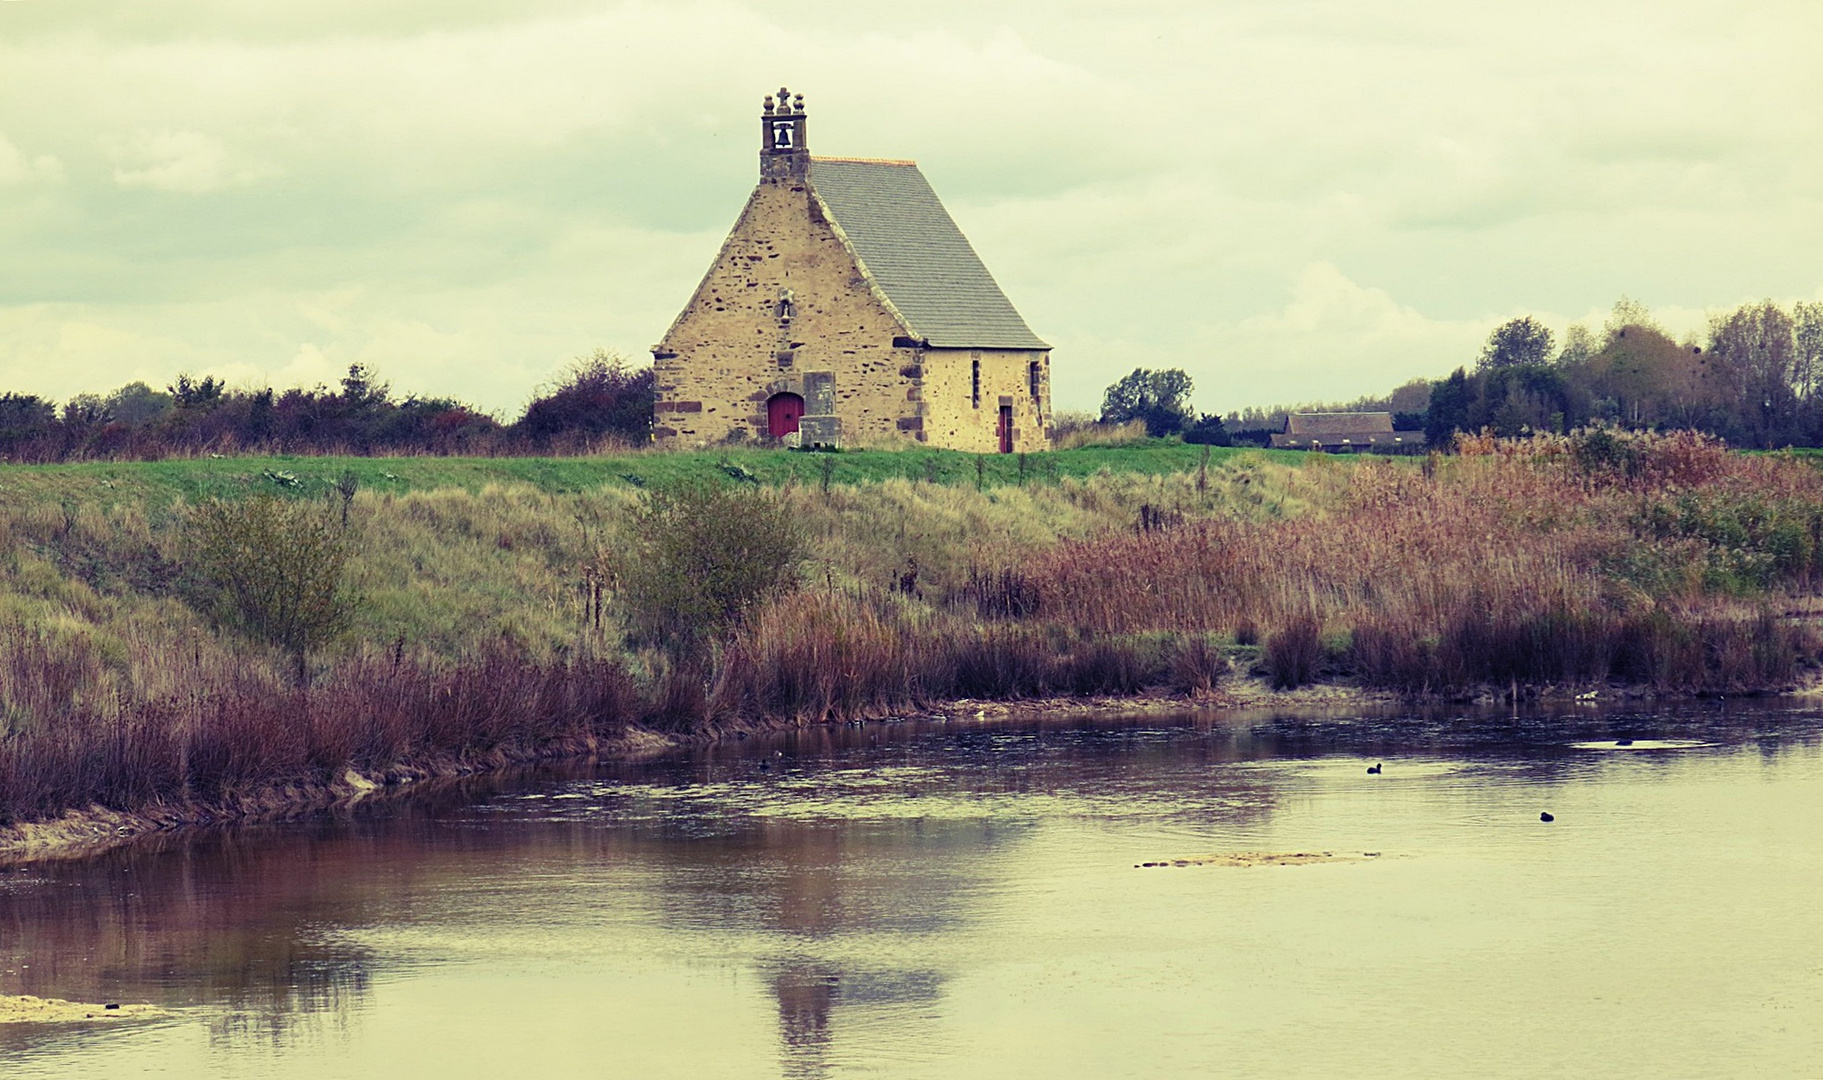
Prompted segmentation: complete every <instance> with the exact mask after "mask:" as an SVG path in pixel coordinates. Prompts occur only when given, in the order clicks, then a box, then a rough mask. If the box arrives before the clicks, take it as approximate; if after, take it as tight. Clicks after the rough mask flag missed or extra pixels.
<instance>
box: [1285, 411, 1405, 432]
mask: <svg viewBox="0 0 1823 1080" xmlns="http://www.w3.org/2000/svg"><path fill="white" fill-rule="evenodd" d="M1392 430H1393V414H1392V413H1389V412H1317V413H1292V414H1291V416H1289V417H1288V418H1286V421H1285V434H1287V435H1368V434H1373V433H1376V432H1378V433H1390V432H1391V431H1392Z"/></svg>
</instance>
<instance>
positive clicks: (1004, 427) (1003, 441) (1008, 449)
mask: <svg viewBox="0 0 1823 1080" xmlns="http://www.w3.org/2000/svg"><path fill="white" fill-rule="evenodd" d="M1000 452H1001V453H1003V454H1010V453H1012V452H1013V407H1012V406H1011V405H1002V406H1000Z"/></svg>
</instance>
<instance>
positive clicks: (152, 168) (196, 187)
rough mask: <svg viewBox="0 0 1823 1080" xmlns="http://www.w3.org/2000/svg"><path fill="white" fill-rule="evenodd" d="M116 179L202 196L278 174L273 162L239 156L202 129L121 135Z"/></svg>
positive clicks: (122, 183) (130, 184)
mask: <svg viewBox="0 0 1823 1080" xmlns="http://www.w3.org/2000/svg"><path fill="white" fill-rule="evenodd" d="M114 157H115V160H116V161H118V162H120V163H121V164H120V165H118V166H117V167H116V168H115V169H114V182H115V183H116V184H119V185H120V186H121V187H126V188H150V189H152V190H153V191H170V192H177V193H180V194H185V195H201V194H204V193H207V192H211V191H220V190H222V189H223V188H229V187H238V186H240V185H243V184H251V183H253V182H255V181H257V180H262V179H265V178H266V177H269V176H273V175H275V174H276V173H277V170H276V169H274V168H272V167H271V166H269V165H261V164H257V163H254V162H250V161H246V160H241V159H237V158H236V157H235V155H233V154H231V153H230V152H229V150H228V147H227V146H226V145H224V144H223V143H222V141H221V140H220V139H217V138H215V137H213V136H210V135H205V134H203V133H202V132H200V131H139V132H135V133H133V134H132V135H131V136H129V137H127V138H125V139H122V140H118V141H117V142H116V143H115V149H114Z"/></svg>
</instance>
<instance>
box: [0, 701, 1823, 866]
mask: <svg viewBox="0 0 1823 1080" xmlns="http://www.w3.org/2000/svg"><path fill="white" fill-rule="evenodd" d="M1806 675H1807V678H1806V679H1805V681H1804V682H1802V683H1800V684H1798V685H1796V686H1789V687H1782V688H1778V689H1775V690H1768V691H1766V692H1765V693H1764V694H1763V695H1760V696H1779V697H1798V696H1808V695H1819V694H1823V669H1819V670H1817V671H1811V672H1807V673H1806ZM1514 689H1515V690H1516V691H1517V692H1518V693H1519V695H1520V697H1521V698H1522V699H1523V700H1526V701H1554V700H1561V701H1571V700H1579V699H1580V700H1589V698H1588V696H1587V695H1588V692H1587V691H1583V692H1581V693H1579V692H1578V690H1577V688H1574V687H1556V686H1550V685H1532V686H1522V687H1516V688H1514ZM1597 693H1598V694H1599V695H1600V697H1601V698H1602V699H1605V700H1609V701H1613V700H1616V699H1620V700H1629V699H1630V700H1646V699H1655V700H1673V699H1677V698H1680V697H1687V696H1689V695H1667V694H1663V693H1655V692H1653V691H1650V690H1648V689H1646V688H1643V687H1625V686H1623V687H1613V686H1610V687H1607V688H1605V689H1603V690H1600V691H1597ZM1503 700H1506V697H1505V696H1504V695H1502V694H1499V693H1496V692H1495V691H1494V690H1493V689H1492V688H1489V689H1486V690H1484V691H1483V692H1482V693H1480V694H1476V695H1463V694H1452V695H1448V696H1441V695H1430V696H1426V695H1412V694H1401V693H1398V692H1395V691H1390V690H1376V689H1371V688H1367V687H1360V686H1354V685H1351V684H1348V683H1339V682H1324V683H1312V684H1308V685H1305V686H1302V687H1299V688H1296V689H1289V690H1280V689H1275V688H1273V687H1272V686H1271V685H1270V683H1269V682H1268V681H1267V680H1266V679H1265V678H1262V677H1259V676H1243V677H1231V678H1229V679H1226V680H1224V681H1223V682H1222V683H1220V684H1218V685H1217V686H1216V687H1215V688H1214V689H1213V690H1211V691H1208V692H1206V693H1203V694H1199V695H1193V696H1185V695H1181V694H1177V695H1166V694H1135V695H1129V696H1113V697H1051V698H1022V699H1016V700H985V699H979V700H978V699H972V698H962V699H957V700H953V701H946V702H943V703H941V704H937V705H934V706H931V707H929V708H925V709H919V710H917V711H915V712H912V713H898V714H883V715H881V716H878V717H873V718H869V721H868V722H874V721H891V720H942V721H946V722H952V723H955V722H961V723H977V724H994V723H1004V722H1009V721H1018V720H1024V719H1032V718H1036V717H1039V716H1046V717H1065V718H1088V717H1096V716H1135V715H1148V714H1164V713H1172V712H1183V711H1185V710H1197V711H1218V712H1220V711H1235V710H1242V709H1298V708H1306V709H1309V708H1324V709H1333V708H1368V707H1376V706H1395V705H1412V704H1420V703H1424V702H1433V701H1439V702H1440V701H1463V702H1478V703H1482V704H1488V703H1493V702H1498V701H1503ZM842 722H843V721H836V720H831V721H809V722H805V721H799V720H794V719H782V718H760V719H744V720H741V721H738V722H732V723H723V724H718V725H713V726H711V727H710V728H707V729H705V730H703V731H700V732H696V733H692V734H688V735H678V734H668V733H662V732H657V731H652V730H650V729H647V728H642V727H636V726H635V727H629V728H628V729H627V730H626V732H625V734H624V735H622V736H621V737H620V738H617V739H606V740H604V739H596V738H565V739H558V740H554V741H551V742H548V743H542V744H539V745H537V746H532V747H515V748H504V747H503V748H497V749H495V750H492V751H489V752H487V753H484V754H463V755H440V756H436V757H430V758H423V759H414V760H409V761H401V762H398V763H395V764H393V765H391V766H389V767H388V768H387V769H385V770H384V771H381V772H371V773H362V772H360V771H359V770H357V769H355V768H353V767H352V766H351V767H349V768H347V769H345V770H344V771H343V773H342V774H341V775H340V776H339V777H337V778H336V779H335V780H333V781H330V782H329V783H316V782H308V781H292V782H288V783H279V784H272V785H268V786H264V787H260V788H257V789H254V790H251V791H248V792H243V793H238V794H236V795H234V796H232V797H230V798H227V799H223V800H219V801H214V802H194V803H182V804H161V805H157V806H151V807H142V808H140V809H138V810H133V811H126V810H112V809H109V808H107V807H103V806H99V805H95V806H90V807H88V808H86V809H71V810H67V811H65V812H64V813H63V814H62V815H61V816H59V817H57V818H53V819H50V820H47V821H35V822H24V823H19V824H14V825H9V826H5V827H0V868H5V867H14V866H22V865H27V864H32V863H43V862H62V861H68V860H73V859H86V858H93V857H95V856H98V855H101V854H104V853H106V852H108V851H112V850H114V849H116V848H120V847H124V846H126V845H128V844H131V843H133V842H134V841H135V840H137V839H140V838H142V837H145V836H149V835H157V834H170V833H175V832H179V831H181V830H184V829H190V828H201V827H208V826H221V825H252V824H260V823H266V822H274V821H284V820H288V819H292V818H298V817H304V816H307V815H310V814H315V813H321V812H325V811H332V810H347V809H352V808H353V807H355V806H356V805H371V804H374V803H377V802H382V801H392V800H402V799H408V798H412V797H414V796H415V795H417V794H418V793H419V792H421V791H424V790H426V787H427V783H428V782H430V781H435V780H453V779H457V778H462V777H476V776H483V775H487V774H490V773H498V772H504V771H506V770H509V769H515V768H523V767H525V766H531V765H541V764H554V763H556V762H561V761H590V760H593V761H639V760H643V759H647V758H653V757H657V756H660V755H663V754H667V753H671V752H673V751H676V750H682V749H687V748H690V747H705V746H712V745H715V744H717V743H721V742H724V741H727V740H731V739H737V738H743V737H746V736H748V735H755V734H770V733H774V732H780V731H790V730H796V729H808V728H814V727H819V726H823V725H825V724H840V723H842Z"/></svg>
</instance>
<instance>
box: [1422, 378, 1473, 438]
mask: <svg viewBox="0 0 1823 1080" xmlns="http://www.w3.org/2000/svg"><path fill="white" fill-rule="evenodd" d="M1474 399H1475V393H1474V391H1473V390H1471V389H1470V387H1469V375H1468V372H1466V371H1464V370H1463V369H1461V368H1457V369H1456V370H1455V371H1453V372H1451V373H1450V376H1449V378H1447V379H1441V380H1439V381H1437V382H1435V383H1432V384H1431V399H1430V404H1429V405H1427V406H1426V407H1425V410H1424V438H1425V440H1426V441H1427V442H1429V443H1430V444H1431V445H1432V446H1433V447H1436V448H1437V449H1439V450H1447V449H1449V446H1450V439H1451V438H1452V437H1453V436H1454V435H1455V434H1456V432H1458V431H1466V430H1468V423H1469V410H1470V408H1471V406H1472V405H1473V404H1474Z"/></svg>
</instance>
